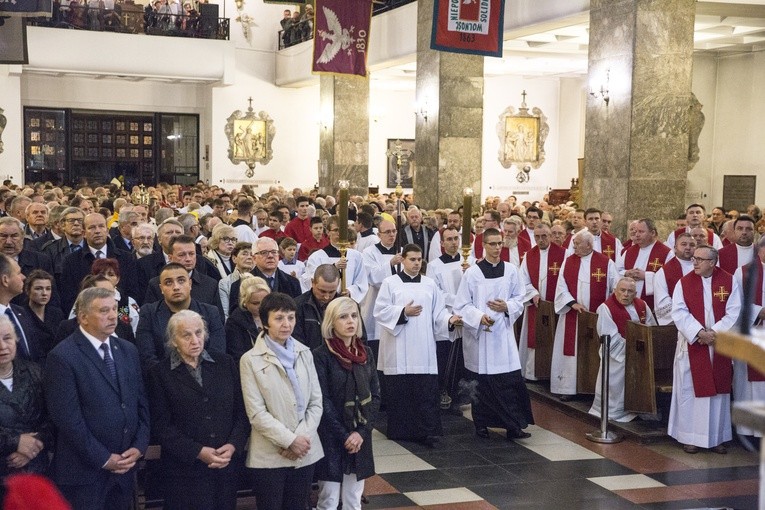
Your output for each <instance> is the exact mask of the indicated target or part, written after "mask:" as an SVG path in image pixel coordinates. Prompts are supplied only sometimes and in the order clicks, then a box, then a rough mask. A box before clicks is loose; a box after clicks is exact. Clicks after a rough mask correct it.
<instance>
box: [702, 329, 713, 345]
mask: <svg viewBox="0 0 765 510" xmlns="http://www.w3.org/2000/svg"><path fill="white" fill-rule="evenodd" d="M716 335H717V333H716V332H715V331H714V330H712V329H702V330H701V331H699V334H698V335H697V338H698V342H699V343H700V344H701V345H712V344H713V343H715V337H716Z"/></svg>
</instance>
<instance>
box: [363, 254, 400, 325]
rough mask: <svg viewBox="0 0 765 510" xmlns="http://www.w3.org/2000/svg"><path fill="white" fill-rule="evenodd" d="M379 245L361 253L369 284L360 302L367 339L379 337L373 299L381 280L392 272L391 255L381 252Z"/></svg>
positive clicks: (375, 296) (378, 289) (375, 299)
mask: <svg viewBox="0 0 765 510" xmlns="http://www.w3.org/2000/svg"><path fill="white" fill-rule="evenodd" d="M379 246H382V244H376V245H374V246H370V247H368V248H367V249H365V250H364V253H362V254H361V258H362V261H363V263H364V271H365V272H366V274H367V283H368V285H369V288H368V290H367V295H366V297H365V298H364V300H363V301H362V302H361V317H362V319H364V326H365V327H366V329H367V340H379V339H380V332H379V328H378V327H377V321H376V320H375V316H374V308H375V301H377V294H378V293H379V292H380V286H381V285H382V282H383V280H385V279H386V278H388V277H389V276H391V275H392V274H393V270H392V269H391V267H392V266H391V265H390V260H391V259H392V258H393V255H392V254H388V253H382V252H381V251H380V248H379Z"/></svg>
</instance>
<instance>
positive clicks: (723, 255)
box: [718, 244, 738, 274]
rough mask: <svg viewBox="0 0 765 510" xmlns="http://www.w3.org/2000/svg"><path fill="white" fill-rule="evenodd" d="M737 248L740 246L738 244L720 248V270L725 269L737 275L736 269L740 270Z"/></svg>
mask: <svg viewBox="0 0 765 510" xmlns="http://www.w3.org/2000/svg"><path fill="white" fill-rule="evenodd" d="M737 246H738V245H736V244H728V245H726V246H724V247H722V248H720V251H719V252H718V255H719V262H718V265H719V266H720V269H724V270H725V271H727V272H729V273H730V274H733V273H735V272H736V269H738V248H737Z"/></svg>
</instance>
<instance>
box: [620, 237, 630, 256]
mask: <svg viewBox="0 0 765 510" xmlns="http://www.w3.org/2000/svg"><path fill="white" fill-rule="evenodd" d="M630 246H632V239H627V240H626V241H624V244H622V253H624V252H626V251H627V249H628V248H629V247H630Z"/></svg>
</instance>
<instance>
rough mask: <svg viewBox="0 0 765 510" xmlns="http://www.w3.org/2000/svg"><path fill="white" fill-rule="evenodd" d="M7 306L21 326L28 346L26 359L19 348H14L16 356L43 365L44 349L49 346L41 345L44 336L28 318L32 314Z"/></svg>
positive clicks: (45, 350) (22, 309)
mask: <svg viewBox="0 0 765 510" xmlns="http://www.w3.org/2000/svg"><path fill="white" fill-rule="evenodd" d="M9 306H10V307H11V310H13V314H14V315H15V316H16V319H17V320H18V321H19V324H21V329H22V330H23V331H24V336H25V337H26V339H27V345H28V346H29V356H28V357H26V356H24V354H23V351H22V349H21V347H17V348H16V353H17V354H16V355H17V356H18V357H20V358H22V359H27V360H29V361H34V362H37V363H40V364H42V363H44V362H45V355H46V354H47V349H46V348H50V346H49V345H45V344H44V343H43V342H44V341H45V340H44V339H45V334H44V333H43V332H42V331H41V330H39V329H38V328H37V326H35V321H34V320H33V318H32V317H30V314H31V315H34V314H33V313H32V312H30V311H29V310H26V309H24V308H23V307H21V306H19V305H16V304H13V303H10V305H9ZM35 318H36V317H35ZM19 342H21V339H19Z"/></svg>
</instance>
